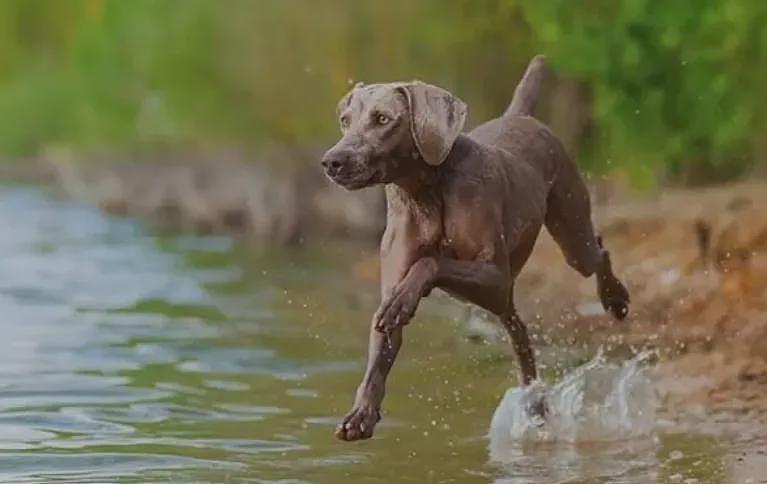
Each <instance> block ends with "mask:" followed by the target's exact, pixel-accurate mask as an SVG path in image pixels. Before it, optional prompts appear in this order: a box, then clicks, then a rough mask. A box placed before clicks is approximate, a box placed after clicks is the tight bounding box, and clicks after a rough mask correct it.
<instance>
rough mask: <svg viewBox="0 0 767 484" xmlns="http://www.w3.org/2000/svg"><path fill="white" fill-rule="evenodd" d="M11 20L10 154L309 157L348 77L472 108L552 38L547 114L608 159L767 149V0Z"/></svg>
mask: <svg viewBox="0 0 767 484" xmlns="http://www.w3.org/2000/svg"><path fill="white" fill-rule="evenodd" d="M0 22H2V34H1V35H2V37H0V112H1V113H2V115H3V121H2V123H3V124H2V130H0V154H1V155H2V156H3V157H4V158H7V159H9V160H17V161H18V162H19V163H23V162H24V161H23V160H25V159H28V158H30V157H39V156H41V155H43V154H45V153H48V154H51V153H58V154H61V153H62V151H64V152H66V153H70V154H74V155H75V158H77V159H78V161H79V163H83V162H84V158H87V159H91V158H97V159H98V160H97V161H98V162H99V163H106V162H109V161H114V160H115V159H118V158H119V159H124V158H129V159H130V160H133V161H137V160H144V161H147V160H148V161H151V162H152V163H156V164H161V163H163V161H167V160H168V159H169V158H179V157H181V158H183V157H190V155H194V154H196V155H197V157H207V158H215V157H216V156H222V154H223V153H229V154H230V155H231V154H232V152H233V151H236V152H237V153H238V156H239V157H241V158H243V159H245V160H247V161H248V162H252V163H255V164H260V165H272V166H276V165H280V166H281V168H283V169H285V168H289V167H292V168H293V169H294V170H299V171H303V170H306V169H313V168H314V165H313V163H314V162H315V159H316V156H317V154H318V153H320V152H321V151H322V148H324V147H326V146H328V145H329V144H331V142H332V141H333V139H334V137H335V136H336V135H337V132H336V130H337V128H336V123H335V119H334V108H335V103H336V102H337V100H338V99H339V98H340V96H341V95H342V94H343V93H344V92H345V91H346V90H347V89H348V88H349V87H350V85H351V84H352V83H353V82H356V81H358V80H363V81H368V82H373V81H385V80H402V79H412V78H418V79H423V80H427V81H429V82H432V83H436V84H439V85H442V86H444V87H446V88H448V89H450V90H453V91H454V92H455V93H457V94H458V95H459V96H460V97H462V98H463V99H464V100H466V101H467V102H468V104H469V106H470V121H469V123H470V125H473V124H478V123H480V122H482V121H483V120H486V119H487V118H489V117H492V116H495V115H497V114H498V113H499V112H501V110H502V109H503V108H504V107H505V106H506V104H507V103H508V102H509V100H510V98H511V94H512V92H513V89H514V87H515V85H516V82H517V80H518V79H519V76H520V74H521V72H522V71H523V69H524V67H525V66H526V63H527V62H528V60H529V59H530V58H531V57H532V56H533V55H535V54H537V53H544V54H546V55H547V57H548V61H549V63H550V65H551V67H552V70H553V72H554V75H553V80H552V81H551V82H549V86H548V92H547V93H546V94H545V95H544V96H543V101H544V103H543V106H542V107H541V108H540V109H539V117H541V118H542V119H544V120H546V121H547V122H549V123H550V124H551V126H552V127H553V129H554V131H555V132H557V134H559V136H560V137H561V138H562V139H563V140H564V142H565V144H566V145H567V147H568V148H569V149H570V151H571V152H572V153H573V154H574V155H575V156H576V158H577V160H578V163H579V164H580V166H581V167H582V168H583V169H584V170H585V171H586V172H587V173H589V174H591V175H593V176H601V175H609V174H612V175H614V176H615V177H616V178H617V179H619V180H621V183H623V184H624V185H628V186H630V187H633V188H637V189H640V190H648V189H651V188H655V187H657V186H666V185H669V184H702V183H710V182H721V181H726V180H731V179H733V178H737V177H742V176H746V175H749V174H751V173H753V172H754V171H755V170H758V169H759V168H760V167H761V168H762V170H763V167H764V159H765V154H766V153H767V141H765V137H764V133H765V132H766V131H767V109H765V106H767V90H765V89H764V86H765V85H767V68H766V67H765V66H766V65H767V58H766V57H767V31H766V30H765V28H764V25H765V22H767V8H766V7H765V5H764V3H763V2H762V1H761V0H733V1H711V2H702V3H701V2H696V1H693V0H690V1H679V2H673V4H667V3H666V2H660V1H657V0H656V1H653V0H625V1H620V2H614V1H610V0H604V1H600V0H595V1H589V2H569V1H566V0H549V1H545V2H524V1H518V0H480V1H474V0H465V1H464V0H451V1H441V0H423V1H419V2H410V1H400V0H394V1H392V2H385V3H383V2H377V1H367V0H362V1H346V0H329V1H327V2H323V4H322V7H321V8H319V7H317V5H316V4H315V3H313V2H308V1H302V0H288V1H270V0H263V1H253V0H230V1H227V2H216V1H211V0H162V1H158V0H135V1H130V2H124V1H120V0H67V1H57V0H4V1H3V2H2V4H1V5H0ZM304 149H308V152H307V151H303V150H304ZM274 151H280V155H279V156H278V155H277V154H276V153H274ZM307 155H308V156H307ZM286 164H287V165H289V166H288V167H286V166H285V165H286ZM294 176H297V175H294ZM126 196H128V195H127V194H126Z"/></svg>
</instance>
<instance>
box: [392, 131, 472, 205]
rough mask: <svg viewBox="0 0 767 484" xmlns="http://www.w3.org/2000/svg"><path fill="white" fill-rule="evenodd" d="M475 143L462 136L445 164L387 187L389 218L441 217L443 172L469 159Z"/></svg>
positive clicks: (424, 166) (421, 167) (421, 168)
mask: <svg viewBox="0 0 767 484" xmlns="http://www.w3.org/2000/svg"><path fill="white" fill-rule="evenodd" d="M472 143H473V142H472V140H471V139H470V138H468V137H467V136H465V135H459V136H458V138H457V139H456V141H455V143H454V144H453V147H452V148H451V150H450V153H449V154H448V156H447V158H446V159H445V161H444V162H443V163H442V164H440V165H439V166H431V165H427V164H426V163H422V164H421V165H419V166H418V167H417V168H416V169H415V170H414V171H413V172H411V173H409V174H408V176H405V177H402V178H399V179H397V180H395V181H393V182H391V183H388V184H387V185H386V187H385V188H386V205H387V212H388V216H390V217H391V216H398V215H400V214H402V213H403V212H405V213H410V214H411V215H414V216H415V217H416V218H417V219H420V218H422V217H423V215H425V214H432V215H436V214H441V213H442V193H441V188H440V186H439V185H440V176H441V172H442V171H444V170H445V169H446V168H447V167H449V166H450V165H451V162H452V161H453V160H455V159H457V158H460V157H463V156H466V152H467V150H468V149H470V148H471V145H472ZM440 217H441V215H440Z"/></svg>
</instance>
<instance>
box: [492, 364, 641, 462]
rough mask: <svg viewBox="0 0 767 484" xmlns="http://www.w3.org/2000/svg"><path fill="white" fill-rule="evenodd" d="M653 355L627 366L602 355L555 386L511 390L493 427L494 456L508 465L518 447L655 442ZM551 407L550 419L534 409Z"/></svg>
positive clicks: (549, 410) (506, 395)
mask: <svg viewBox="0 0 767 484" xmlns="http://www.w3.org/2000/svg"><path fill="white" fill-rule="evenodd" d="M650 356H652V353H650V352H645V353H640V354H638V355H637V356H635V357H634V358H632V359H631V360H629V361H626V362H624V363H623V364H621V365H617V364H611V363H608V362H606V361H605V358H604V356H603V355H602V352H601V351H600V352H599V354H598V355H597V356H596V357H595V358H594V359H593V360H592V361H590V362H589V363H586V364H585V365H583V366H580V367H578V368H576V369H575V370H573V371H572V372H570V373H569V374H567V375H566V376H565V377H564V378H563V379H562V381H560V382H559V383H557V384H556V385H553V386H551V387H548V386H546V385H545V384H544V383H541V382H536V383H534V384H533V385H530V386H528V387H524V388H510V389H509V390H508V391H507V392H506V394H505V395H504V397H503V399H502V400H501V403H500V404H499V405H498V408H497V409H496V411H495V414H494V415H493V420H492V422H491V424H490V431H489V438H490V457H491V459H493V460H503V457H504V454H505V452H506V449H509V447H510V446H513V445H514V444H515V443H521V442H524V443H532V442H569V443H585V442H607V441H614V440H623V439H636V438H641V437H650V436H651V435H652V433H653V429H654V427H655V407H656V396H655V390H654V388H653V385H652V382H651V380H650V376H649V374H648V369H647V366H646V365H644V363H645V362H646V361H647V360H648V359H649V358H650ZM541 402H545V403H544V404H545V406H546V409H547V414H546V417H545V418H544V417H541V416H540V415H539V414H537V413H536V412H535V411H534V409H535V408H536V407H540V406H541Z"/></svg>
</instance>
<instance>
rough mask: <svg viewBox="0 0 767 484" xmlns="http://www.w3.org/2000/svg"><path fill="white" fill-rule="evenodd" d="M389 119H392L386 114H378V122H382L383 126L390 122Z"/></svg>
mask: <svg viewBox="0 0 767 484" xmlns="http://www.w3.org/2000/svg"><path fill="white" fill-rule="evenodd" d="M389 121H391V119H390V118H389V116H387V115H385V114H379V115H378V116H376V123H378V124H380V125H381V126H383V125H385V124H388V123H389Z"/></svg>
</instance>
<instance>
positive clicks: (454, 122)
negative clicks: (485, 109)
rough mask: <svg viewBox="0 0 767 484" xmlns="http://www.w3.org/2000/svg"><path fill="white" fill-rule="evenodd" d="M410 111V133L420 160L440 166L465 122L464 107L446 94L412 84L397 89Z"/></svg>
mask: <svg viewBox="0 0 767 484" xmlns="http://www.w3.org/2000/svg"><path fill="white" fill-rule="evenodd" d="M399 89H401V90H402V92H403V93H404V94H405V97H406V98H407V102H408V106H409V108H410V132H411V133H412V135H413V141H414V142H415V146H416V148H418V151H419V153H420V154H421V157H422V158H423V159H424V161H426V163H428V164H430V165H439V164H440V163H442V162H443V161H445V158H447V155H448V153H450V150H451V149H452V148H453V143H455V139H456V138H457V137H458V134H459V133H460V132H461V130H462V129H463V124H464V122H466V104H465V103H464V102H463V101H461V100H460V99H458V98H457V97H456V96H454V95H452V94H451V93H449V92H448V91H446V90H444V89H442V88H439V87H436V86H432V85H429V84H424V83H422V82H411V83H408V84H403V85H402V86H400V87H399Z"/></svg>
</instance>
